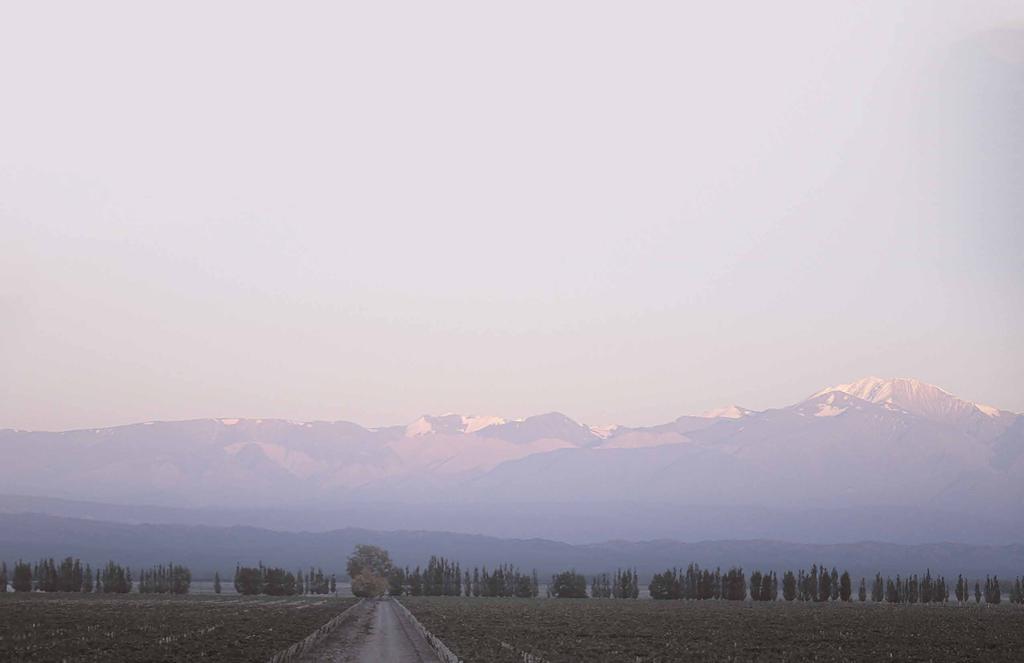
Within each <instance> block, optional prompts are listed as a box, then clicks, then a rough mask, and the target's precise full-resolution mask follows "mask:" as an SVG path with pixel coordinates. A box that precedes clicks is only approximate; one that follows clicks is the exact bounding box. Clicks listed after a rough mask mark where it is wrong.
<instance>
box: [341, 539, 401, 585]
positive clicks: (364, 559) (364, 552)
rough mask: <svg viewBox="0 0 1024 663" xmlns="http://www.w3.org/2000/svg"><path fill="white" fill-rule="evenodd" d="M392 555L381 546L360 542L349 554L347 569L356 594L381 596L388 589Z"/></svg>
mask: <svg viewBox="0 0 1024 663" xmlns="http://www.w3.org/2000/svg"><path fill="white" fill-rule="evenodd" d="M391 566H392V565H391V556H390V555H388V551H386V550H384V549H383V548H381V547H379V546H370V545H364V544H359V545H357V546H356V547H355V550H354V551H353V552H352V554H351V555H349V558H348V564H347V566H346V569H347V571H348V577H349V578H351V579H352V593H353V594H355V595H356V596H381V595H382V594H384V593H385V592H387V590H388V581H387V577H388V575H389V574H390V573H391Z"/></svg>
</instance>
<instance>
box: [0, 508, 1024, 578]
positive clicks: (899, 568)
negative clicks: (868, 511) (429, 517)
mask: <svg viewBox="0 0 1024 663" xmlns="http://www.w3.org/2000/svg"><path fill="white" fill-rule="evenodd" d="M0 533H2V536H0V559H4V560H6V561H7V562H8V565H10V562H12V561H14V560H15V559H17V558H19V557H20V558H23V559H29V560H35V559H38V558H40V557H44V556H45V557H51V556H52V557H58V556H63V555H72V556H77V557H81V558H82V559H83V560H85V561H88V562H90V563H92V564H93V565H94V566H95V565H96V564H97V563H104V562H106V561H107V560H108V559H114V560H118V561H121V562H122V563H127V564H130V565H131V566H132V567H136V568H137V567H140V566H143V565H149V564H154V563H159V562H169V561H174V562H178V563H185V564H188V565H189V566H191V567H192V569H193V571H194V572H195V573H196V574H197V575H198V576H204V577H209V576H211V575H212V573H213V571H214V570H219V571H220V572H221V573H222V574H228V573H230V572H231V571H233V569H234V567H235V564H236V563H237V562H241V563H243V564H255V563H256V562H258V561H260V560H262V561H264V562H265V563H268V564H274V565H282V566H285V567H286V568H289V569H292V568H306V567H308V566H310V565H314V566H322V567H324V568H325V569H328V570H330V571H333V572H337V573H343V569H344V558H345V556H346V555H348V553H349V552H350V551H351V550H352V548H353V546H354V545H355V544H357V543H373V544H377V545H381V546H384V547H385V548H387V549H388V550H389V551H390V552H391V554H392V557H393V558H394V560H395V561H396V562H397V563H398V564H401V565H406V564H408V565H413V566H414V565H417V564H424V563H426V560H427V559H428V557H429V556H430V555H432V554H437V555H443V556H446V557H449V558H451V559H454V560H457V561H459V562H460V563H461V564H462V565H463V566H467V565H468V566H475V565H481V566H482V565H485V564H486V565H488V566H493V565H494V564H497V563H503V562H507V563H513V564H516V565H518V566H520V567H522V568H524V569H533V568H536V569H537V570H538V572H539V573H541V574H543V575H545V576H546V575H548V574H550V573H552V572H555V571H557V570H560V569H567V568H571V567H574V568H576V569H577V570H579V571H581V572H583V573H588V574H592V573H598V572H604V571H614V570H615V569H616V568H620V567H634V566H635V567H636V568H637V569H638V570H639V571H640V573H641V576H642V577H644V578H647V577H648V576H649V575H650V574H651V573H653V572H656V571H660V570H663V569H665V568H668V567H670V566H677V565H681V564H682V565H685V564H687V563H689V562H691V561H695V562H699V563H701V564H702V565H712V566H713V565H722V566H730V565H739V566H742V567H744V568H745V569H748V570H752V569H755V568H759V569H762V570H765V569H774V570H777V571H780V572H781V571H782V570H784V569H796V568H798V567H809V566H810V565H811V564H812V563H818V564H826V565H828V566H832V565H835V566H837V567H839V568H846V569H849V570H850V572H851V573H853V574H854V575H855V576H861V575H868V574H873V573H874V572H875V571H876V570H878V571H881V572H883V573H892V574H895V573H903V574H906V573H908V572H923V570H924V569H925V568H926V567H927V568H931V569H932V571H933V573H934V572H941V573H946V574H948V575H952V576H954V577H955V576H956V574H957V573H965V574H969V575H970V576H972V577H973V576H978V575H982V576H983V575H984V574H987V573H997V574H999V575H1000V576H1002V577H1011V576H1013V575H1015V574H1016V575H1019V574H1021V573H1024V546H1021V545H1010V546H976V545H963V544H928V545H917V546H904V545H896V544H887V543H853V544H841V545H809V544H794V543H783V542H778V541H768V540H754V541H702V542H697V543H680V542H677V541H671V540H656V541H645V542H624V541H611V542H606V543H600V544H591V545H569V544H566V543H559V542H556V541H549V540H545V539H499V538H495V537H486V536H479V535H466V534H453V533H450V532H427V531H395V532H379V531H372V530H366V529H356V528H346V529H341V530H336V531H331V532H320V533H308V532H298V533H296V532H275V531H271V530H265V529H259V528H254V527H207V526H183V525H127V524H117V523H109V522H103V521H90V520H82V519H74V518H58V517H54V516H45V515H41V514H0Z"/></svg>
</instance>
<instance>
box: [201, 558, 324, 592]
mask: <svg viewBox="0 0 1024 663" xmlns="http://www.w3.org/2000/svg"><path fill="white" fill-rule="evenodd" d="M214 585H215V590H216V587H217V586H219V585H220V574H217V576H215V578H214ZM336 590H337V582H336V581H335V578H334V574H331V575H327V574H325V573H324V572H323V569H320V568H317V569H315V570H314V569H313V568H312V567H310V569H309V571H308V572H306V573H303V572H302V570H301V569H299V570H298V571H296V572H295V573H292V572H291V571H286V570H285V569H282V568H280V567H276V566H263V562H260V563H259V565H258V566H241V565H238V566H236V567H235V591H236V592H238V593H239V594H249V595H251V594H268V595H270V596H297V595H300V594H333V593H335V591H336ZM218 593H219V591H218Z"/></svg>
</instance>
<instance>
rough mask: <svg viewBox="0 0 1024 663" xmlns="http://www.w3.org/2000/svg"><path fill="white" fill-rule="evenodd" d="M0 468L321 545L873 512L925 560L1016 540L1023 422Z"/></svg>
mask: <svg viewBox="0 0 1024 663" xmlns="http://www.w3.org/2000/svg"><path fill="white" fill-rule="evenodd" d="M0 451H2V453H3V455H4V457H5V459H6V460H5V463H4V467H3V484H4V490H3V492H4V493H7V494H11V495H27V496H37V497H51V498H61V499H64V500H75V501H81V500H90V501H95V502H103V503H108V504H121V505H142V504H144V505H150V506H152V507H154V508H159V507H174V508H178V509H188V510H193V511H195V512H196V513H198V512H200V511H202V510H206V512H207V513H209V510H211V509H221V510H223V509H228V510H232V509H233V510H236V512H237V513H241V512H242V510H250V513H251V512H252V511H259V510H264V511H270V510H293V511H307V512H310V513H314V512H315V513H325V514H332V513H333V514H335V515H334V516H332V517H330V522H325V523H324V525H325V526H331V527H342V526H348V525H351V524H353V523H352V520H353V518H351V517H350V518H348V519H347V520H346V519H345V518H344V516H342V515H341V514H343V513H348V514H350V515H351V514H358V513H360V512H364V513H372V514H376V515H377V516H379V517H382V518H385V520H386V519H387V518H389V517H390V518H391V520H390V521H386V522H383V523H378V522H377V521H374V522H373V523H362V524H364V525H365V524H368V525H372V524H380V526H382V527H393V526H404V525H405V524H406V523H402V524H398V523H397V522H395V520H396V518H400V517H402V516H408V514H409V513H424V512H430V513H433V514H435V517H437V516H436V514H445V518H450V520H451V522H449V521H448V520H446V521H445V522H441V523H433V522H431V523H429V526H430V527H437V526H438V525H445V524H448V525H449V526H447V527H440V528H442V529H450V530H452V529H453V530H456V531H459V530H460V526H459V525H460V523H464V524H465V529H464V530H462V531H479V530H480V529H481V528H480V527H479V526H477V525H471V523H480V522H486V523H487V526H488V527H489V528H490V529H491V531H492V532H493V533H503V532H505V531H506V530H504V529H502V528H503V527H505V525H506V524H507V527H508V528H509V531H510V532H513V533H514V534H516V535H525V536H539V535H546V536H550V535H552V533H553V531H552V530H554V532H557V531H558V530H557V527H558V524H557V523H555V524H552V523H550V519H551V518H554V517H555V516H554V515H552V514H563V517H564V518H565V522H563V523H562V525H563V526H564V527H565V529H566V531H567V532H568V533H567V534H566V536H565V537H563V538H564V539H566V540H567V539H570V538H574V537H575V538H576V539H587V538H588V537H589V540H606V539H607V538H614V534H615V532H617V531H620V530H621V529H622V528H628V527H635V526H636V525H637V523H646V522H647V520H645V516H646V517H647V518H648V520H650V521H651V522H649V523H648V524H649V525H650V527H649V528H648V529H643V530H642V531H637V532H636V534H637V535H639V536H641V537H643V536H645V535H646V537H656V536H682V537H685V538H687V539H690V540H692V539H694V538H698V537H704V536H706V535H708V534H711V532H710V529H714V527H715V525H714V524H711V525H710V529H709V523H707V522H704V521H707V520H710V521H714V522H717V523H718V527H719V528H720V529H721V528H722V527H728V526H729V524H730V523H731V524H733V525H734V526H735V527H736V528H737V529H738V530H742V531H746V532H756V535H757V536H761V535H762V533H761V532H760V531H757V527H756V524H757V523H758V522H761V523H775V524H776V525H775V526H776V527H778V526H779V525H780V524H782V523H783V522H788V519H792V518H797V517H800V516H799V515H798V514H812V513H817V514H818V517H817V519H818V520H821V517H820V514H822V513H826V512H827V513H832V514H845V515H837V516H835V517H836V518H838V519H839V520H841V521H848V522H851V523H859V524H858V525H857V527H859V528H862V529H865V532H864V533H865V535H866V536H864V537H863V538H872V537H870V536H869V534H870V528H871V527H872V523H871V521H872V519H871V518H868V517H867V516H866V515H865V514H870V513H874V514H876V515H877V514H878V513H880V512H882V511H884V512H885V513H887V514H889V515H888V520H887V524H889V525H892V524H893V523H896V524H897V527H896V529H897V530H899V529H906V528H910V529H913V527H911V525H913V524H914V523H916V526H917V527H918V529H920V527H921V523H922V522H934V523H935V538H933V539H931V540H961V539H965V538H973V537H977V536H985V537H987V538H990V539H1000V540H1008V541H1020V540H1022V539H1024V536H1019V535H1017V532H1020V531H1021V529H1020V527H1021V524H1022V521H1024V515H1022V511H1024V509H1021V506H1020V505H1021V504H1024V480H1022V479H1024V416H1021V415H1020V414H1017V413H1012V412H1008V411H1004V410H999V409H997V408H994V407H991V406H988V405H983V404H977V403H972V402H970V401H966V400H962V399H960V398H957V397H955V396H953V395H951V394H949V393H948V392H946V391H944V390H942V389H939V388H938V387H935V386H932V385H929V384H926V383H923V382H921V381H918V380H914V379H909V378H897V379H879V378H864V379H861V380H857V381H855V382H851V383H848V384H839V385H836V386H832V387H828V388H825V389H822V390H820V391H818V392H816V393H814V394H812V395H811V396H809V397H808V398H807V399H805V400H803V401H801V402H799V403H795V404H793V405H790V406H787V407H782V408H777V409H769V410H765V411H760V412H758V411H753V410H749V409H746V408H741V407H738V406H729V407H726V408H721V409H718V410H715V411H711V412H707V413H705V414H703V415H699V416H681V417H679V418H678V419H675V420H674V421H671V422H668V423H664V424H660V425H655V426H648V427H627V426H603V427H597V426H588V425H585V424H581V423H578V422H576V421H573V420H572V419H570V418H569V417H567V416H565V415H562V414H559V413H555V412H552V413H548V414H542V415H537V416H532V417H528V418H525V419H521V420H511V419H505V418H502V417H491V416H464V415H458V414H446V415H441V416H429V415H425V416H423V417H420V418H419V419H417V420H416V421H414V422H412V423H411V424H408V425H405V426H386V427H379V428H366V427H363V426H360V425H358V424H355V423H351V422H293V421H285V420H278V419H205V420H192V421H175V422H146V423H140V424H133V425H128V426H118V427H113V428H101V429H85V430H74V431H65V432H29V431H17V430H0ZM430 513H426V514H425V515H424V517H425V518H427V519H428V520H429V519H430V517H431V516H430ZM702 513H703V514H718V516H717V517H718V518H719V520H716V519H715V517H708V518H703V519H702V518H700V517H698V516H697V515H695V514H702ZM382 514H383V515H382ZM386 514H390V516H388V515H386ZM490 514H493V516H494V517H493V518H490V517H489V515H490ZM524 518H525V519H526V520H528V521H529V520H532V522H533V526H534V530H531V529H530V527H524V523H523V519H524ZM602 518H604V520H602ZM815 518H816V517H815V516H808V522H814V521H815ZM356 519H358V518H356ZM460 519H461V520H460ZM720 519H726V520H725V522H724V523H723V522H722V521H721V520H720ZM874 520H875V526H877V525H878V523H877V518H875V519H874ZM658 522H661V523H662V528H661V529H659V526H658V524H657V523H658ZM566 523H569V524H568V525H567V524H566ZM602 523H603V525H602ZM900 523H902V524H900ZM238 524H246V523H242V522H239V523H238ZM982 524H984V526H982ZM577 526H579V527H582V528H584V529H586V530H587V531H588V532H591V533H590V534H581V533H580V532H578V531H575V530H573V527H577ZM842 526H843V522H838V523H835V522H830V524H829V525H828V528H831V530H835V532H841V531H842ZM752 527H753V529H751V528H752ZM809 527H810V525H809ZM979 528H981V529H979ZM494 530H497V531H494ZM602 530H607V532H608V535H606V536H602V535H601V532H602ZM860 531H861V530H857V534H858V535H859V534H860ZM986 532H987V534H986ZM764 534H767V535H770V534H771V532H764ZM806 534H807V536H805V537H804V538H809V539H814V538H816V535H815V533H814V532H813V531H810V532H807V533H806ZM819 534H820V532H819ZM712 535H715V536H717V535H719V532H718V531H717V530H715V532H714V533H713V534H712Z"/></svg>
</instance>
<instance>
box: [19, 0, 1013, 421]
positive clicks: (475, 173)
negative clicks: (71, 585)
mask: <svg viewBox="0 0 1024 663" xmlns="http://www.w3.org/2000/svg"><path fill="white" fill-rule="evenodd" d="M1022 20H1024V6H1022V5H1021V3H1020V2H1019V1H1013V2H917V3H901V2H888V1H887V2H874V3H870V2H869V3H861V2H857V3H853V2H850V3H834V2H829V3H821V2H806V3H785V2H783V3H754V2H748V3H721V2H716V3H706V4H695V3H676V2H671V3H657V2H651V3H642V4H638V3H604V2H589V1H588V2H542V3H541V2H538V3H530V2H519V3H508V4H505V5H497V4H495V3H475V2H466V3H450V2H441V3H387V2H367V3H326V2H325V3H315V2H308V3H258V2H237V3H230V2H219V3H205V2H204V3H199V2H177V3H165V4H161V5H159V6H158V5H155V4H152V3H137V2H124V3H110V2H90V3H81V2H64V3H51V2H32V3H5V4H4V5H3V7H2V8H0V94H2V97H0V102H2V103H0V427H17V428H44V429H61V428H71V427H89V426H99V425H108V424H116V423H127V422H132V421H140V420H151V419H179V418H196V417H213V416H218V417H220V416H222V417H238V416H262V417H286V418H293V419H349V420H354V421H358V422H360V423H363V424H367V425H376V424H382V423H404V422H407V421H410V420H411V419H413V418H415V417H416V416H418V415H419V414H421V413H424V412H434V413H439V412H446V411H457V412H463V413H478V414H499V415H504V416H510V417H513V416H524V415H529V414H534V413H538V412H545V411H550V410H560V411H562V412H565V413H566V414H568V415H570V416H573V417H575V418H577V419H580V420H583V421H586V422H589V423H593V424H599V423H604V422H618V423H624V424H641V423H655V422H661V421H665V420H668V419H671V418H674V417H676V416H678V415H680V414H683V413H694V412H700V411H702V410H705V409H707V408H710V407H713V406H717V405H722V404H725V403H730V402H736V403H740V404H742V405H745V406H747V407H752V408H765V407H771V406H778V405H784V404H788V403H790V402H794V401H796V400H798V399H799V398H801V397H804V396H807V395H809V394H810V393H812V392H814V391H816V390H817V389H819V388H821V387H823V386H825V385H827V384H834V383H837V382H846V381H849V380H852V379H854V378H857V377H860V376H863V375H869V374H876V375H881V376H895V375H900V376H914V377H918V378H921V379H923V380H926V381H928V382H932V383H935V384H938V385H939V386H942V387H944V388H946V389H948V390H950V391H953V392H954V393H957V394H958V395H960V396H963V397H965V398H969V399H972V400H977V401H981V402H987V403H990V404H992V405H995V406H998V407H1002V408H1007V409H1012V410H1015V411H1022V410H1024V388H1022V385H1024V347H1022V346H1024V344H1022V343H1021V338H1024V306H1022V304H1024V297H1022V295H1024V259H1022V257H1021V256H1022V248H1024V241H1022V240H1024V238H1022V232H1024V231H1022V229H1021V219H1022V218H1024V187H1021V185H1020V184H1021V181H1022V178H1024V129H1022V125H1021V122H1020V117H1022V116H1024V38H1022V36H1021V35H1022V34H1024V33H1022V31H1021V30H1022V26H1024V23H1022Z"/></svg>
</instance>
